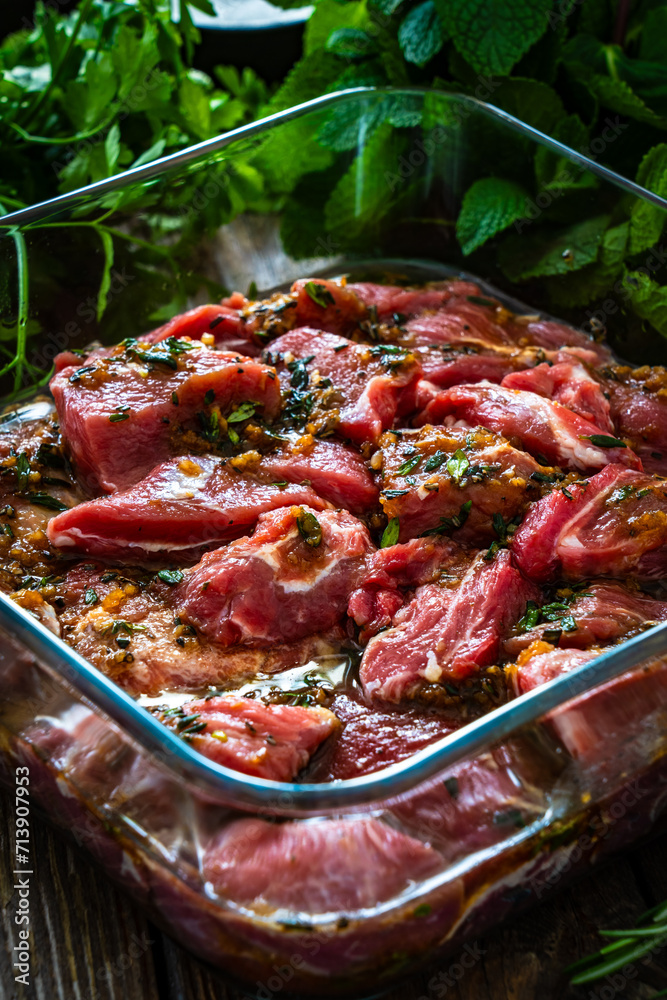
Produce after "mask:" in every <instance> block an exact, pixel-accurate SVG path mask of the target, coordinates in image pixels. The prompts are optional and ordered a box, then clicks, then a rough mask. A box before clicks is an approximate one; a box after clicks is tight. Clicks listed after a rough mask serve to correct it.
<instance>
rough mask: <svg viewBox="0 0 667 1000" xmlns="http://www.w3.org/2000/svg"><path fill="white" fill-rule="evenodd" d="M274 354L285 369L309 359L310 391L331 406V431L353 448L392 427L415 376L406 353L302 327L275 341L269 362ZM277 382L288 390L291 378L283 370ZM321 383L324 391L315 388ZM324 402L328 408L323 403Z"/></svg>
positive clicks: (413, 362)
mask: <svg viewBox="0 0 667 1000" xmlns="http://www.w3.org/2000/svg"><path fill="white" fill-rule="evenodd" d="M392 351H398V354H396V353H392ZM279 354H281V355H282V359H283V362H285V363H286V364H288V363H290V361H291V360H293V359H304V361H305V359H309V360H308V361H307V371H308V373H309V376H310V382H309V386H308V389H309V391H314V392H315V394H316V397H317V395H318V394H320V393H323V396H322V399H323V401H324V402H325V403H326V406H327V408H328V409H332V408H333V407H334V406H335V408H336V413H337V414H338V419H337V421H336V430H337V431H338V433H339V434H341V435H342V436H344V437H348V438H350V440H352V441H354V442H355V443H356V444H363V442H364V441H377V440H378V438H379V437H380V434H381V433H382V431H383V430H385V429H386V428H387V427H390V426H391V424H392V423H393V420H394V417H395V416H396V411H397V407H398V404H399V401H400V399H401V396H402V395H403V394H404V393H406V392H409V390H410V389H411V388H412V387H413V386H414V385H415V384H416V382H417V379H418V378H419V375H420V368H419V363H418V361H417V360H416V358H415V356H414V355H413V354H411V353H410V352H408V351H403V350H402V349H400V348H388V347H386V346H385V345H367V344H356V343H353V342H352V341H351V340H346V339H344V338H343V337H338V336H336V335H335V334H331V333H322V332H320V331H318V330H314V329H310V328H307V327H304V328H303V329H298V330H292V331H291V333H286V334H285V335H284V336H283V337H279V338H278V340H275V341H274V342H273V343H272V344H271V353H270V354H269V355H268V357H269V358H270V359H272V360H273V359H275V360H276V361H278V357H277V356H278V355H279ZM281 379H282V381H283V385H284V388H285V390H286V391H289V386H290V383H291V382H293V376H292V377H290V373H289V371H288V370H286V369H284V368H283V369H282V371H281ZM322 380H324V383H325V387H324V388H320V384H321V381H322ZM329 380H330V381H329ZM331 383H333V389H332V388H331ZM332 392H333V399H332ZM328 399H331V400H332V402H331V404H329V403H327V402H326V401H327V400H328Z"/></svg>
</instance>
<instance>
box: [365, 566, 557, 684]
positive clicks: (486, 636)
mask: <svg viewBox="0 0 667 1000" xmlns="http://www.w3.org/2000/svg"><path fill="white" fill-rule="evenodd" d="M538 596H539V592H538V591H537V589H536V588H535V587H534V586H533V585H532V584H530V583H528V582H527V581H526V580H524V579H523V577H522V576H521V574H520V573H519V572H518V571H517V570H516V569H515V568H514V567H513V566H512V563H511V558H510V554H509V552H508V551H507V550H501V551H500V552H499V553H498V554H497V556H496V557H495V559H494V560H493V561H490V562H489V561H486V560H485V559H484V557H483V556H482V555H479V556H477V557H476V558H475V560H474V561H473V563H472V565H471V566H470V568H469V569H468V571H467V572H466V574H465V575H464V576H463V578H462V580H461V581H460V583H459V584H458V586H452V585H451V583H450V584H449V585H447V584H445V585H440V584H437V583H430V584H426V585H425V586H423V587H419V588H418V589H417V591H416V592H415V596H414V597H413V599H412V600H411V601H410V602H409V603H408V604H406V605H405V607H403V608H401V610H400V611H399V612H398V613H397V614H396V615H395V617H394V627H393V628H391V629H389V630H388V631H386V632H381V633H380V634H379V635H376V636H375V637H374V638H372V639H371V640H370V642H369V643H368V646H367V647H366V650H365V652H364V655H363V658H362V660H361V669H360V678H361V683H362V685H363V688H364V691H365V692H366V694H367V695H368V696H369V697H372V698H377V699H381V700H383V701H390V702H398V701H400V700H401V699H402V698H406V697H411V696H413V695H414V694H415V693H418V692H419V689H420V688H422V687H423V686H424V685H425V684H439V683H445V682H446V681H454V682H458V681H461V680H465V679H466V678H467V677H470V676H471V675H474V674H476V673H477V672H478V671H479V669H480V668H482V667H486V666H489V665H490V664H492V663H493V662H494V660H495V658H496V657H497V655H498V650H499V647H500V641H501V638H502V636H503V634H507V633H508V632H509V630H510V628H511V627H512V626H513V625H514V624H515V622H516V621H517V619H518V618H519V617H520V615H521V614H522V613H523V611H524V609H525V605H526V602H527V601H528V600H534V599H535V598H537V597H538Z"/></svg>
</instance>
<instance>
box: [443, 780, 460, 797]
mask: <svg viewBox="0 0 667 1000" xmlns="http://www.w3.org/2000/svg"><path fill="white" fill-rule="evenodd" d="M443 785H444V786H445V788H446V789H447V791H448V792H449V794H450V795H451V797H452V798H453V799H455V798H457V796H458V794H459V779H458V778H445V780H444V781H443Z"/></svg>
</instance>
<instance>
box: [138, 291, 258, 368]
mask: <svg viewBox="0 0 667 1000" xmlns="http://www.w3.org/2000/svg"><path fill="white" fill-rule="evenodd" d="M240 301H241V302H245V300H244V299H243V296H240ZM232 302H234V303H236V304H240V302H239V299H237V298H236V297H235V296H232V297H231V298H230V299H225V300H223V302H222V304H221V305H204V306H197V307H196V309H190V310H189V312H185V313H182V314H181V315H180V316H174V318H173V319H170V320H169V322H168V323H165V324H164V326H160V327H158V329H157V330H153V331H152V332H151V333H147V334H145V335H144V336H143V337H141V338H140V340H141V341H142V342H143V341H146V342H147V343H149V344H158V343H160V342H161V341H163V340H169V339H171V338H172V337H174V338H175V339H177V340H179V339H181V338H185V337H189V338H190V340H201V339H202V337H203V336H207V335H208V337H212V338H213V342H215V343H216V344H220V345H221V346H222V347H223V348H224V350H226V351H238V352H239V354H242V355H245V356H246V357H247V356H250V357H256V356H257V355H258V354H260V352H261V347H260V346H259V345H258V344H257V343H255V342H254V341H253V339H252V332H251V331H250V330H249V329H247V327H246V324H245V323H244V322H243V319H242V317H241V315H240V313H239V310H238V309H236V308H233V307H232V306H231V303H232Z"/></svg>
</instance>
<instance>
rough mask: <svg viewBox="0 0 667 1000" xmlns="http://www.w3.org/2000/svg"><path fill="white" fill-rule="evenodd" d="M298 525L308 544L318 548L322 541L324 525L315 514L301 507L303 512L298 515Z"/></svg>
mask: <svg viewBox="0 0 667 1000" xmlns="http://www.w3.org/2000/svg"><path fill="white" fill-rule="evenodd" d="M296 526H297V528H298V529H299V534H300V535H301V537H302V538H303V540H304V542H305V543H306V545H309V546H310V547H311V548H312V549H316V548H317V547H318V545H320V544H321V542H322V527H321V525H320V522H319V521H318V520H317V518H316V517H315V515H314V514H311V512H310V511H309V510H304V509H303V507H302V508H301V513H300V514H299V515H298V516H297V519H296Z"/></svg>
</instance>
